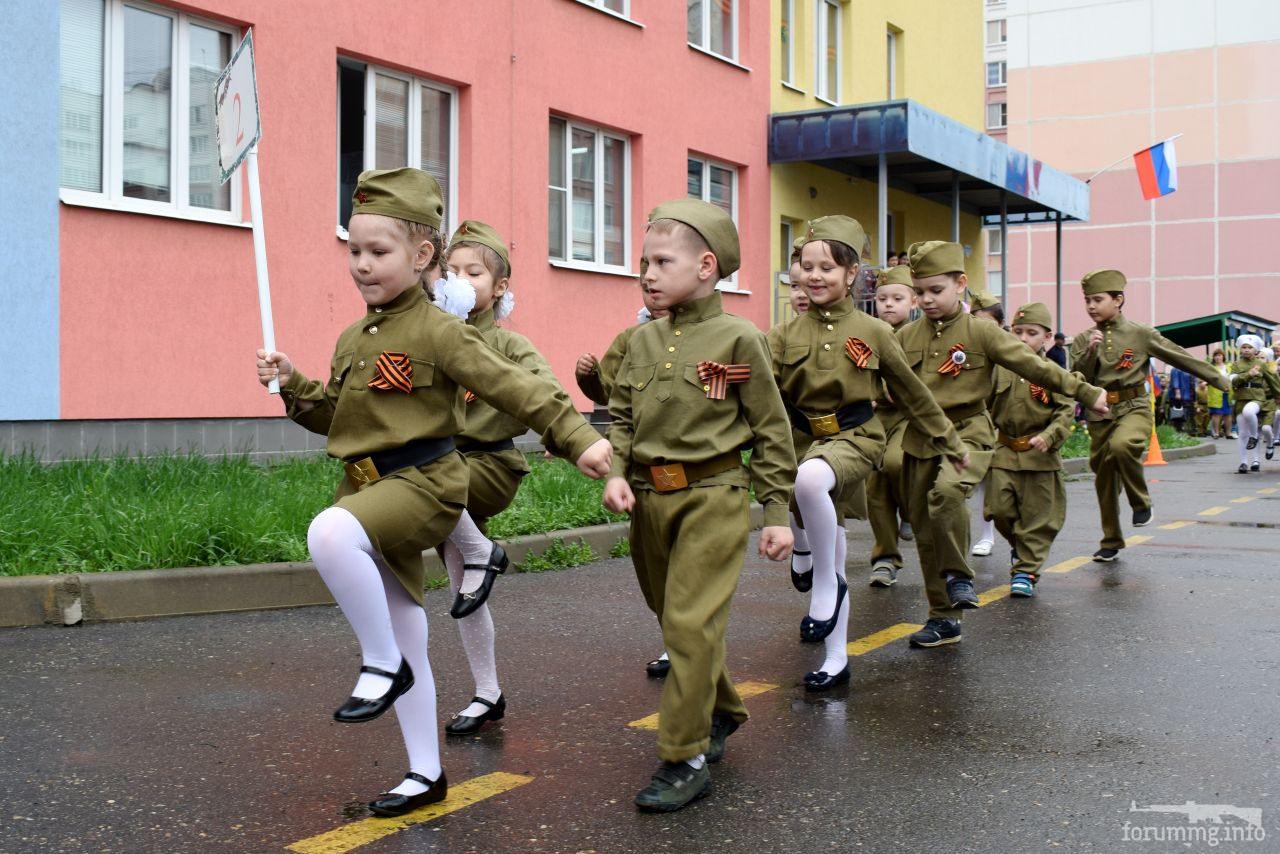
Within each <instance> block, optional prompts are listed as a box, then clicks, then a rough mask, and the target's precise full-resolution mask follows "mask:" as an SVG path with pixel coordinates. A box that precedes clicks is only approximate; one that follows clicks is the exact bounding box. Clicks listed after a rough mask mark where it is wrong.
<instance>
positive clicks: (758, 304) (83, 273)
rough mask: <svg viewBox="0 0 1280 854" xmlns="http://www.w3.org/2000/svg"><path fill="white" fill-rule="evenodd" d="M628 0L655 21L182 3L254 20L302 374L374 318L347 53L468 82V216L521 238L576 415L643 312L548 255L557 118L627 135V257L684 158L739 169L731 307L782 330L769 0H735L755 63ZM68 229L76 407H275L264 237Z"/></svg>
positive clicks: (113, 221)
mask: <svg viewBox="0 0 1280 854" xmlns="http://www.w3.org/2000/svg"><path fill="white" fill-rule="evenodd" d="M633 7H634V9H633V16H634V17H635V19H636V20H637V21H638V22H639V23H641V24H643V27H637V26H635V25H634V24H631V23H628V22H625V21H620V20H618V19H616V18H614V17H612V16H609V15H606V14H604V13H601V12H599V11H596V10H593V9H591V8H589V7H587V6H585V5H584V4H582V3H578V2H575V1H574V0H507V2H500V0H489V1H488V2H473V3H462V2H456V0H453V2H442V3H434V4H422V3H417V2H412V0H382V2H379V3H377V4H369V6H368V7H365V9H366V11H362V12H361V13H360V14H356V13H355V12H354V11H353V9H352V7H350V6H349V5H348V4H339V3H332V2H321V0H312V2H307V3H288V4H285V3H260V2H251V0H202V2H200V3H198V4H182V5H181V6H180V7H179V8H182V9H185V10H187V11H189V12H191V13H192V14H196V15H199V16H201V17H205V18H210V19H213V20H218V21H224V22H228V23H235V24H237V25H239V26H241V27H247V26H250V25H252V26H253V28H254V39H255V49H256V61H257V72H258V88H259V97H260V100H261V104H262V121H263V128H264V131H263V134H264V135H263V141H262V147H261V157H260V162H261V175H262V185H263V186H262V191H263V208H264V212H265V217H266V235H267V246H268V258H269V265H270V275H271V285H272V296H273V303H274V312H275V321H276V340H277V344H278V346H279V348H280V349H282V350H284V351H285V352H287V353H289V355H290V356H291V357H292V358H293V359H294V361H295V362H296V363H297V364H298V366H299V367H300V368H301V370H303V371H304V372H306V373H307V374H309V375H313V376H315V375H323V374H324V373H325V372H326V371H327V369H328V363H329V362H328V360H329V357H330V355H331V353H332V346H333V343H334V340H335V338H336V336H337V334H338V332H339V331H340V330H341V329H342V328H343V327H344V326H346V325H347V324H349V323H351V322H352V321H354V320H355V319H357V318H358V317H359V316H360V315H361V314H362V312H363V303H362V302H361V300H360V299H359V296H358V295H357V293H356V291H355V289H354V286H353V285H352V283H351V280H350V277H349V275H348V274H347V269H346V258H345V244H344V243H343V242H342V241H341V240H340V239H338V238H337V237H336V236H335V224H336V217H335V206H336V194H337V168H336V162H337V130H336V119H337V115H336V113H337V91H336V82H335V78H336V69H335V66H336V62H337V59H338V57H339V56H349V57H353V58H356V59H361V60H365V61H368V62H370V63H373V64H377V65H380V66H386V67H390V68H395V69H401V70H404V71H408V72H412V73H414V74H416V75H419V76H421V77H426V78H432V79H435V80H438V81H441V82H444V83H448V84H451V85H454V86H456V87H458V90H459V110H458V114H459V133H458V159H457V163H456V168H457V170H458V189H459V206H458V213H459V216H460V217H462V218H474V219H482V220H485V221H487V222H490V223H492V224H494V225H495V226H496V227H497V228H498V229H499V230H500V231H501V232H502V233H503V235H504V236H505V237H506V238H507V239H508V241H509V243H510V245H511V249H512V265H513V269H514V276H513V290H514V291H515V293H516V294H517V298H518V307H517V309H516V311H515V313H514V315H513V316H512V318H511V324H510V325H511V327H512V328H514V329H516V330H518V331H520V332H522V333H524V334H526V335H528V336H529V337H530V338H531V339H533V341H534V343H535V344H536V345H537V346H538V347H539V348H540V349H541V350H542V352H543V353H544V354H545V355H546V356H547V358H548V359H549V360H550V362H551V364H552V367H553V368H554V369H555V371H556V373H557V375H559V376H560V378H561V380H562V381H563V382H564V383H565V384H566V387H568V388H569V389H570V391H571V392H573V394H574V397H575V399H576V400H577V402H578V403H579V405H580V406H582V408H588V404H587V402H586V400H585V398H583V397H581V396H580V395H578V394H577V391H576V387H575V386H574V383H573V379H572V376H573V363H574V361H575V360H576V358H577V356H578V355H579V354H580V353H582V352H584V351H591V352H595V353H597V354H599V353H601V352H603V350H604V349H605V347H606V346H607V345H608V344H609V342H610V341H611V340H612V338H613V336H614V335H615V334H616V333H617V332H618V331H620V330H621V329H622V328H624V327H625V326H627V325H629V324H631V323H633V322H634V319H635V312H636V309H637V308H638V307H639V304H640V303H639V299H638V296H637V293H636V288H635V281H636V280H635V279H634V278H626V277H621V276H615V275H606V274H598V273H590V272H579V271H569V270H563V269H558V268H555V267H552V266H551V265H550V264H549V263H548V260H547V257H548V255H547V194H548V189H547V159H548V137H547V133H548V132H547V125H548V119H549V116H550V115H551V114H552V113H555V114H559V115H563V116H567V117H570V118H577V119H581V120H583V121H584V122H588V123H590V124H593V125H597V126H601V127H603V128H606V129H611V130H616V131H621V132H623V133H625V134H628V135H630V138H631V163H632V169H631V188H632V191H631V202H632V203H631V208H630V217H631V218H630V232H631V240H632V245H631V269H632V270H635V269H636V267H637V263H638V256H639V250H640V240H641V228H640V226H641V225H642V224H643V222H644V218H645V215H646V213H647V211H648V210H649V209H650V208H651V207H652V206H653V205H654V204H656V203H658V202H660V201H662V200H664V199H667V198H674V197H680V196H683V195H684V194H685V192H686V158H687V155H688V154H689V152H691V151H692V152H697V153H701V154H704V155H706V156H709V157H712V158H714V159H716V160H720V161H724V162H727V163H730V164H733V165H737V166H738V167H739V175H738V224H739V229H740V231H741V233H742V234H743V236H744V237H743V246H742V256H743V260H742V270H741V272H740V273H739V280H738V282H739V284H738V287H739V288H744V289H753V291H754V293H752V294H751V295H749V296H746V295H738V294H726V295H725V297H724V299H725V304H726V308H727V310H729V311H732V312H734V313H737V314H740V315H742V316H744V317H747V318H749V319H750V320H752V321H754V322H755V323H756V324H757V325H759V326H761V327H762V328H763V327H765V326H766V325H767V324H768V319H769V299H770V275H771V273H770V260H769V234H770V232H769V231H768V230H767V229H769V183H768V171H767V165H766V121H767V116H768V111H769V85H770V76H769V42H768V30H769V3H768V2H767V0H739V3H738V9H739V20H738V39H739V42H738V43H739V53H738V61H739V63H740V65H741V66H745V68H744V67H739V66H737V65H733V64H730V63H728V62H725V61H722V60H720V59H717V58H714V57H711V56H708V55H706V54H704V53H701V52H698V51H696V50H694V49H692V48H690V47H689V46H688V45H687V43H686V34H685V11H684V8H683V5H682V4H649V3H641V2H635V3H633ZM747 69H750V70H747ZM245 207H246V209H247V201H246V204H245ZM246 216H247V210H246ZM60 240H61V247H62V248H61V294H60V296H61V329H60V332H61V341H62V345H61V416H62V417H63V418H68V419H81V418H173V417H251V416H273V415H279V414H280V412H281V407H280V404H279V401H278V400H275V399H271V398H269V397H268V396H267V395H266V394H265V392H264V391H263V389H262V388H261V387H260V386H259V385H258V384H257V382H256V380H255V377H254V373H253V369H252V357H253V352H254V350H255V349H256V348H257V347H258V346H260V343H259V337H260V333H259V324H258V314H257V297H256V287H255V279H254V267H253V250H252V242H251V235H250V232H249V230H248V229H244V228H237V227H234V226H225V225H211V224H205V223H197V222H188V221H182V220H177V219H169V218H164V217H155V216H144V215H138V214H131V213H122V212H118V211H104V210H97V209H90V208H82V207H73V206H69V205H65V204H64V205H62V206H61V223H60Z"/></svg>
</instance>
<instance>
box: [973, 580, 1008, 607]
mask: <svg viewBox="0 0 1280 854" xmlns="http://www.w3.org/2000/svg"><path fill="white" fill-rule="evenodd" d="M1008 595H1009V585H1007V584H1001V585H1000V586H999V587H992V588H991V589H990V590H985V591H983V592H982V593H979V594H978V605H979V607H983V606H986V605H990V604H991V603H992V602H999V601H1000V600H1001V599H1003V598H1005V597H1006V596H1008Z"/></svg>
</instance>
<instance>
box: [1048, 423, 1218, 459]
mask: <svg viewBox="0 0 1280 854" xmlns="http://www.w3.org/2000/svg"><path fill="white" fill-rule="evenodd" d="M1156 435H1157V436H1159V437H1160V448H1161V450H1164V451H1167V450H1169V449H1170V448H1187V447H1190V446H1192V445H1198V444H1200V441H1201V440H1200V439H1197V438H1195V437H1194V436H1188V435H1187V434H1185V433H1179V432H1178V431H1177V430H1174V429H1173V428H1172V427H1170V426H1169V425H1168V424H1161V425H1160V426H1159V427H1157V428H1156ZM1087 456H1089V431H1088V430H1086V429H1085V428H1084V427H1080V426H1077V427H1076V431H1075V432H1074V433H1072V434H1071V435H1070V437H1068V438H1067V441H1066V442H1065V443H1064V444H1063V446H1062V458H1063V459H1064V460H1069V459H1071V458H1072V457H1087Z"/></svg>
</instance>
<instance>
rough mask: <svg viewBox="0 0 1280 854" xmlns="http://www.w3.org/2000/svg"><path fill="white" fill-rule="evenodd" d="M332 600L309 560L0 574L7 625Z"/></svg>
mask: <svg viewBox="0 0 1280 854" xmlns="http://www.w3.org/2000/svg"><path fill="white" fill-rule="evenodd" d="M763 519H764V511H763V509H762V508H761V507H760V505H758V504H753V505H752V507H751V524H752V527H755V528H758V527H760V525H761V524H762V523H763ZM627 530H628V524H627V523H626V522H615V523H612V524H608V525H593V526H591V527H588V528H572V529H569V530H564V531H549V532H547V533H545V534H530V535H528V536H524V537H513V538H511V539H510V540H503V541H502V544H503V547H504V548H505V549H506V551H507V555H508V557H510V559H511V562H512V563H514V564H520V563H523V562H524V561H525V560H526V559H527V558H528V557H529V556H530V555H541V554H543V553H544V552H546V551H547V549H549V548H550V547H551V546H552V545H553V544H555V543H556V542H557V541H560V542H563V543H584V544H586V545H587V546H590V547H591V550H592V551H593V552H595V553H596V554H597V555H599V556H607V555H608V554H609V551H610V550H611V549H612V548H613V547H614V546H615V545H617V543H618V541H619V540H624V539H626V538H627ZM422 561H423V564H424V565H425V568H426V573H427V578H428V579H443V578H444V577H445V574H444V565H443V564H442V563H441V561H440V556H439V555H437V554H436V552H435V550H434V549H432V550H430V551H426V552H423V553H422ZM332 604H333V597H332V596H330V595H329V589H328V588H327V587H325V585H324V582H323V581H321V580H320V576H319V574H317V573H316V571H315V566H314V565H313V564H312V563H310V562H309V561H308V562H300V563H259V564H248V565H245V566H195V567H187V568H183V569H140V570H130V571H127V572H83V573H75V574H67V575H26V576H18V577H13V578H9V577H4V578H0V628H16V627H20V626H40V625H63V626H73V625H77V624H79V623H82V622H83V623H100V622H111V621H115V620H141V619H148V618H151V617H176V616H184V615H192V614H224V613H231V612H235V611H262V610H271V609H275V608H299V607H303V606H306V605H332Z"/></svg>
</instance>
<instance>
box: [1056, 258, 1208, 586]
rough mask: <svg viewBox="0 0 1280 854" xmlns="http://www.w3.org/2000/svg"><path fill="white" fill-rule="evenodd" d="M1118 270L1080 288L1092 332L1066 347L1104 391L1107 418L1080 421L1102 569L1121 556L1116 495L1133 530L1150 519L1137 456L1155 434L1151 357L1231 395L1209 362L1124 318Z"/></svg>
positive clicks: (1093, 276) (1091, 277) (1087, 279)
mask: <svg viewBox="0 0 1280 854" xmlns="http://www.w3.org/2000/svg"><path fill="white" fill-rule="evenodd" d="M1126 284H1128V280H1126V279H1125V277H1124V273H1121V272H1120V271H1119V270H1094V271H1093V272H1092V273H1087V274H1086V275H1085V276H1084V278H1083V279H1081V280H1080V286H1081V288H1082V289H1083V290H1084V304H1085V310H1086V311H1087V312H1088V313H1089V318H1090V319H1091V320H1092V321H1093V322H1094V324H1096V325H1095V326H1094V328H1092V329H1086V330H1085V331H1084V332H1081V333H1080V334H1079V335H1077V336H1076V337H1075V339H1074V340H1073V341H1072V342H1071V365H1072V367H1073V369H1074V370H1075V371H1076V372H1077V373H1079V374H1080V375H1081V376H1082V377H1084V378H1085V379H1086V380H1088V381H1089V382H1091V383H1096V384H1097V385H1100V386H1102V387H1103V388H1105V389H1106V390H1107V404H1108V405H1109V406H1110V407H1111V411H1110V412H1109V413H1104V414H1099V413H1097V412H1094V413H1085V417H1086V419H1088V424H1089V468H1090V469H1092V470H1093V474H1094V484H1093V485H1094V489H1095V490H1096V491H1097V494H1098V510H1099V511H1100V513H1101V515H1102V543H1101V546H1100V547H1099V549H1098V550H1097V551H1096V552H1094V553H1093V559H1094V560H1095V561H1097V562H1099V563H1107V562H1110V561H1113V560H1115V559H1116V558H1117V557H1118V556H1119V555H1120V550H1121V549H1123V548H1124V531H1123V529H1122V528H1121V527H1120V500H1119V499H1120V490H1121V488H1123V489H1124V491H1125V492H1126V493H1127V494H1128V497H1129V506H1130V507H1131V508H1133V524H1134V527H1139V528H1140V527H1142V526H1143V525H1150V524H1151V521H1152V519H1154V518H1155V516H1154V513H1153V511H1152V509H1151V496H1150V494H1148V492H1147V482H1146V479H1145V478H1144V477H1143V473H1142V455H1143V453H1144V452H1145V451H1146V449H1147V443H1148V442H1149V441H1150V439H1151V432H1152V430H1153V429H1154V415H1153V413H1152V408H1151V396H1150V390H1149V388H1148V387H1147V376H1148V374H1149V373H1150V360H1151V357H1152V356H1154V357H1156V358H1158V359H1160V360H1161V361H1164V362H1166V363H1168V364H1170V365H1176V366H1177V367H1179V368H1182V369H1183V370H1184V371H1186V372H1187V373H1190V374H1194V375H1195V376H1197V377H1199V378H1200V379H1202V380H1204V381H1206V382H1208V383H1209V384H1210V385H1212V386H1214V387H1216V388H1220V389H1223V390H1226V389H1228V388H1229V387H1230V386H1229V385H1228V382H1227V379H1226V377H1224V376H1222V375H1221V374H1219V373H1218V371H1217V369H1216V368H1214V367H1213V366H1212V365H1210V364H1208V363H1207V362H1202V361H1200V360H1199V359H1197V358H1196V357H1195V356H1192V355H1191V354H1190V353H1188V352H1187V351H1186V350H1184V349H1182V348H1181V347H1179V346H1178V345H1177V344H1174V343H1173V342H1172V341H1170V340H1169V339H1167V338H1165V337H1164V336H1163V335H1161V334H1160V333H1159V332H1157V331H1156V330H1155V329H1153V328H1151V327H1150V326H1147V325H1146V324H1144V323H1135V322H1133V321H1132V320H1128V319H1127V318H1125V316H1124V314H1123V313H1122V311H1121V308H1122V306H1123V305H1124V289H1125V285H1126Z"/></svg>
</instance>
